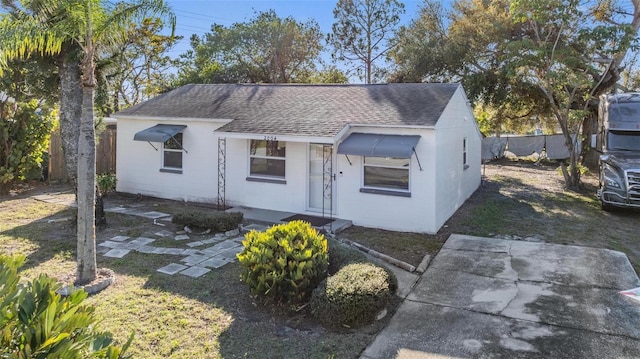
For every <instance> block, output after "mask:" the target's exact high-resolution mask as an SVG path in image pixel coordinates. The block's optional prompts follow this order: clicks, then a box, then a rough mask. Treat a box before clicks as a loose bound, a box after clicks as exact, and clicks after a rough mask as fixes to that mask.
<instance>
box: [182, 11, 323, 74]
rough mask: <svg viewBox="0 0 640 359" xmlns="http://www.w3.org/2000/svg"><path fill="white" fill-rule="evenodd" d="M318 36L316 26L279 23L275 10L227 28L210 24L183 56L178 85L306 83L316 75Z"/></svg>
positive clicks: (289, 21)
mask: <svg viewBox="0 0 640 359" xmlns="http://www.w3.org/2000/svg"><path fill="white" fill-rule="evenodd" d="M321 38H322V34H321V32H320V27H319V25H318V23H317V22H315V21H308V22H306V23H302V22H298V21H296V20H294V19H293V18H292V17H287V18H284V19H283V18H280V17H278V16H277V15H276V13H275V11H273V10H269V11H266V12H259V13H257V14H256V15H255V17H254V18H252V19H251V20H249V21H248V22H245V23H235V24H233V25H231V26H229V27H225V26H222V25H216V24H214V25H213V26H212V27H211V32H209V33H207V34H205V35H203V36H202V38H200V37H198V36H196V35H194V36H192V37H191V50H189V51H188V52H187V53H185V54H184V55H182V56H181V58H182V64H181V66H180V68H179V71H178V79H177V85H180V84H184V83H191V82H196V83H235V82H255V83H260V82H264V83H288V82H306V80H307V77H308V76H309V73H310V72H314V71H315V64H316V62H317V60H318V58H319V55H320V51H321V50H322V45H321V44H320V40H321Z"/></svg>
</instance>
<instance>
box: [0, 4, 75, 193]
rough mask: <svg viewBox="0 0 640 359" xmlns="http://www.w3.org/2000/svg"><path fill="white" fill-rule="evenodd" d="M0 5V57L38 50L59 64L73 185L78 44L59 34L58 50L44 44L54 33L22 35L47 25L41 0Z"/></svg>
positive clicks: (66, 157) (66, 159)
mask: <svg viewBox="0 0 640 359" xmlns="http://www.w3.org/2000/svg"><path fill="white" fill-rule="evenodd" d="M0 5H1V6H2V8H3V9H4V10H5V11H6V13H4V14H2V15H1V16H2V18H1V20H0V45H1V46H0V48H3V49H5V53H4V54H0V61H3V59H4V58H6V57H12V58H25V57H27V56H31V55H34V54H39V55H40V56H41V57H46V58H50V59H53V60H54V61H55V62H56V64H57V66H58V71H57V72H58V75H59V81H60V95H59V96H60V133H61V135H62V136H61V138H62V150H63V153H64V163H65V167H66V169H67V176H68V181H69V182H70V183H71V184H72V185H73V186H74V187H75V186H76V177H77V172H78V171H77V168H78V167H77V164H78V156H77V153H78V140H77V139H78V136H79V134H80V132H79V126H78V125H77V120H78V119H79V118H80V114H81V110H82V106H81V102H80V101H78V100H77V99H78V98H80V97H81V96H82V92H81V87H80V67H79V66H80V63H79V47H78V44H77V43H74V42H73V41H71V40H69V39H65V38H64V35H63V34H60V39H61V43H60V46H61V51H54V48H55V46H53V44H47V43H46V40H45V38H47V37H51V36H53V34H48V35H44V34H35V33H34V34H32V36H31V37H30V38H29V39H26V38H25V34H26V33H27V31H33V32H36V31H37V30H35V28H37V26H47V24H48V22H49V19H50V18H51V17H52V16H53V14H52V13H51V11H52V10H51V8H50V7H45V6H42V4H41V1H26V0H3V1H2V2H1V3H0ZM49 30H50V29H49ZM11 54H13V55H11ZM0 65H2V64H0ZM5 65H6V64H5ZM51 92H53V91H51Z"/></svg>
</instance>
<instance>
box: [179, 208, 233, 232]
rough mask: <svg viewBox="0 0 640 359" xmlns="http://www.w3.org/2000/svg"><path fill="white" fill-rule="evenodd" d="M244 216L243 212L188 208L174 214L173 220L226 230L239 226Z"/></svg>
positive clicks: (187, 224) (181, 224)
mask: <svg viewBox="0 0 640 359" xmlns="http://www.w3.org/2000/svg"><path fill="white" fill-rule="evenodd" d="M243 218H244V216H243V214H242V213H241V212H214V211H211V212H208V211H202V210H187V211H183V212H180V213H176V214H174V215H173V218H172V219H171V222H173V223H174V224H177V225H179V226H181V227H182V226H189V227H195V228H203V229H210V230H212V231H214V232H226V231H230V230H232V229H236V228H238V225H239V224H240V223H242V220H243Z"/></svg>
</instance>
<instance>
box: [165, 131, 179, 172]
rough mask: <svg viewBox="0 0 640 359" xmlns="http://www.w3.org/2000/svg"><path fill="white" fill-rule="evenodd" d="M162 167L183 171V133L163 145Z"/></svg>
mask: <svg viewBox="0 0 640 359" xmlns="http://www.w3.org/2000/svg"><path fill="white" fill-rule="evenodd" d="M162 154H163V156H162V167H163V168H166V169H171V170H182V133H176V134H175V135H174V136H173V137H171V138H170V139H168V140H167V141H165V142H164V143H163V145H162Z"/></svg>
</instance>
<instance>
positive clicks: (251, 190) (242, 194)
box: [225, 138, 309, 213]
mask: <svg viewBox="0 0 640 359" xmlns="http://www.w3.org/2000/svg"><path fill="white" fill-rule="evenodd" d="M226 141H227V161H226V163H227V166H226V171H225V173H226V184H227V186H226V201H227V204H230V205H234V206H238V205H239V206H247V207H253V208H262V209H271V210H277V211H285V212H296V213H304V212H305V210H306V198H307V194H306V193H307V192H306V190H307V152H308V151H309V144H308V143H306V142H289V141H287V142H286V154H285V156H286V160H285V177H286V182H287V183H286V184H280V183H267V182H253V181H247V177H249V142H250V140H247V139H236V138H227V140H226Z"/></svg>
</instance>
